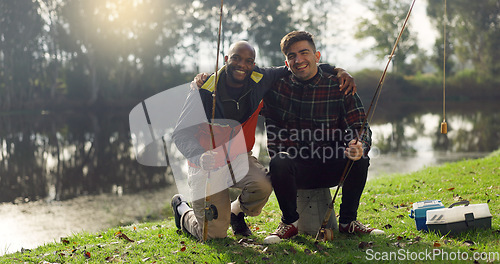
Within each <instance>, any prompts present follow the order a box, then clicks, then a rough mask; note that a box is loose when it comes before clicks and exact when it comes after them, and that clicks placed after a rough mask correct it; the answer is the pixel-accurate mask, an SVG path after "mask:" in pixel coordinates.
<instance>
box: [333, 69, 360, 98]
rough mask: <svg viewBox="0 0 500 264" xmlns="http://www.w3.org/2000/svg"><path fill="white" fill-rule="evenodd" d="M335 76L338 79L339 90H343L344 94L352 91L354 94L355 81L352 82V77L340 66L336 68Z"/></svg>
mask: <svg viewBox="0 0 500 264" xmlns="http://www.w3.org/2000/svg"><path fill="white" fill-rule="evenodd" d="M336 70H337V78H339V80H340V86H339V88H340V90H341V91H344V90H345V92H344V93H345V94H349V93H352V95H354V94H355V93H356V92H357V88H356V83H354V78H352V76H351V75H350V74H349V73H348V72H346V71H345V70H344V69H342V68H336Z"/></svg>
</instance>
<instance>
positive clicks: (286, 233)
mask: <svg viewBox="0 0 500 264" xmlns="http://www.w3.org/2000/svg"><path fill="white" fill-rule="evenodd" d="M298 233H299V229H297V227H295V226H294V225H287V224H285V223H283V222H280V224H279V226H278V228H276V230H275V231H274V233H271V234H270V235H269V236H267V237H266V238H265V239H264V244H276V243H279V242H281V240H282V239H289V238H292V237H294V236H296V235H297V234H298Z"/></svg>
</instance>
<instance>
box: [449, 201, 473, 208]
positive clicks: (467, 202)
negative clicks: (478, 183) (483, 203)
mask: <svg viewBox="0 0 500 264" xmlns="http://www.w3.org/2000/svg"><path fill="white" fill-rule="evenodd" d="M469 203H470V202H469V201H460V202H456V203H453V204H452V205H450V207H448V208H453V207H455V206H457V205H465V206H468V205H469Z"/></svg>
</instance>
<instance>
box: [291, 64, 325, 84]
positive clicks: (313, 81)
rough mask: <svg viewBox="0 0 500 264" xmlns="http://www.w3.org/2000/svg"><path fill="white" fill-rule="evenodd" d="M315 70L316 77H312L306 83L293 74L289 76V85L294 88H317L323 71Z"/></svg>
mask: <svg viewBox="0 0 500 264" xmlns="http://www.w3.org/2000/svg"><path fill="white" fill-rule="evenodd" d="M317 68H318V72H317V73H316V75H314V76H313V77H312V78H311V79H309V80H307V81H302V80H299V79H298V78H297V77H295V75H294V74H290V84H291V85H294V86H304V87H311V88H314V87H315V86H317V85H318V84H319V82H320V81H321V79H322V78H323V74H324V73H323V70H321V68H320V67H317Z"/></svg>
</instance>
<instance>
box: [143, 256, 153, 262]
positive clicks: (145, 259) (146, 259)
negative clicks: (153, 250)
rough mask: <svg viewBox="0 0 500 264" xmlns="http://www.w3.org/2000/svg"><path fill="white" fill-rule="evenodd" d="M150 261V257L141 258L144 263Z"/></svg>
mask: <svg viewBox="0 0 500 264" xmlns="http://www.w3.org/2000/svg"><path fill="white" fill-rule="evenodd" d="M150 259H151V258H150V257H147V258H143V259H142V262H146V261H148V260H150Z"/></svg>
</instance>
